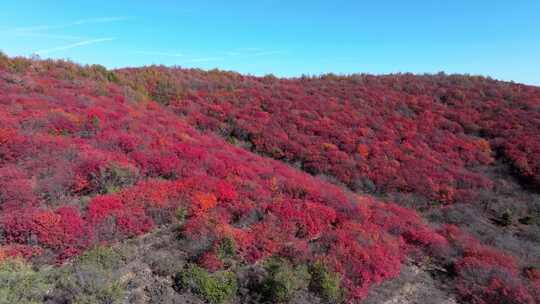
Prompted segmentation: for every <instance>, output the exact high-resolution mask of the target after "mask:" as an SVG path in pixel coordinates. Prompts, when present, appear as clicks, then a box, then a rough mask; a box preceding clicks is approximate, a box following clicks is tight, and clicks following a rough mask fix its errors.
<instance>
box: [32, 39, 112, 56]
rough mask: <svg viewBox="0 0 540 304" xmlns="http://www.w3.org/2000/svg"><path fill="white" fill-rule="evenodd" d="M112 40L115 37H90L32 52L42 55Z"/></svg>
mask: <svg viewBox="0 0 540 304" xmlns="http://www.w3.org/2000/svg"><path fill="white" fill-rule="evenodd" d="M113 40H116V38H102V39H92V40H86V41H81V42H77V43H72V44H68V45H63V46H59V47H55V48H52V49H45V50H39V51H35V52H34V53H35V54H38V55H44V54H49V53H54V52H58V51H63V50H68V49H73V48H77V47H81V46H85V45H90V44H96V43H101V42H106V41H113Z"/></svg>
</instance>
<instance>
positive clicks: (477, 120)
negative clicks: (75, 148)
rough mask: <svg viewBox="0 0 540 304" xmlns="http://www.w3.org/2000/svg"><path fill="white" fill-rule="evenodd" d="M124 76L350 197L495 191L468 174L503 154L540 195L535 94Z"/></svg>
mask: <svg viewBox="0 0 540 304" xmlns="http://www.w3.org/2000/svg"><path fill="white" fill-rule="evenodd" d="M121 74H122V75H123V76H124V77H126V78H128V79H129V81H131V82H132V86H134V87H146V88H147V90H148V92H149V94H150V96H154V95H155V94H157V93H156V92H155V90H156V87H159V85H158V84H160V83H168V84H170V85H173V86H174V87H175V88H177V90H176V91H175V94H172V95H171V94H169V95H168V96H169V99H168V100H167V102H166V104H167V105H168V106H169V107H171V108H172V109H173V110H174V111H175V112H177V113H178V114H180V115H183V116H185V117H186V119H187V121H189V122H191V123H193V124H194V125H196V126H198V127H199V128H201V129H206V130H212V131H214V132H217V133H219V134H221V135H222V136H225V137H228V138H229V139H230V140H232V141H233V142H234V141H237V140H241V141H247V142H248V143H249V145H251V148H252V149H253V150H254V151H256V152H260V153H263V154H265V155H268V156H271V157H273V158H276V159H280V160H286V161H288V162H290V163H298V164H299V165H300V166H301V167H302V168H303V169H304V170H306V171H308V172H310V173H312V174H320V173H324V174H327V175H331V176H333V177H335V178H337V179H338V180H339V181H340V182H342V183H344V184H346V185H348V186H349V187H351V188H352V189H360V190H364V191H372V192H373V191H375V192H389V191H398V192H412V193H415V194H418V195H421V196H423V197H426V198H429V199H432V200H436V201H440V202H443V203H451V202H455V201H472V200H473V199H474V197H475V196H476V195H477V193H478V191H479V190H481V189H489V188H490V187H492V182H491V181H490V180H489V178H488V177H486V176H484V175H482V174H480V173H479V172H477V170H475V169H474V168H475V167H479V166H483V165H487V164H490V163H491V162H492V161H493V156H494V153H495V152H500V153H503V154H504V155H505V157H506V158H507V159H508V160H509V161H510V162H511V163H512V164H513V165H514V166H515V168H516V170H517V172H516V173H517V174H519V175H520V176H522V177H523V178H524V179H527V180H528V181H529V182H530V183H532V184H533V185H535V186H536V187H539V186H540V163H539V159H540V146H539V142H540V133H539V132H538V131H537V130H538V129H540V114H539V112H538V109H539V107H540V89H539V88H534V87H527V86H524V85H519V84H509V83H501V82H495V81H492V80H489V79H485V78H481V77H462V76H445V75H436V76H431V77H430V76H413V75H407V74H406V75H389V76H380V77H374V76H368V75H353V76H350V77H340V76H334V75H326V76H322V77H314V78H307V77H303V78H299V79H277V78H271V77H264V78H256V77H249V76H242V75H238V74H234V73H225V72H214V71H211V72H208V73H204V72H201V71H197V70H182V69H165V68H161V67H150V68H145V69H126V70H123V71H121Z"/></svg>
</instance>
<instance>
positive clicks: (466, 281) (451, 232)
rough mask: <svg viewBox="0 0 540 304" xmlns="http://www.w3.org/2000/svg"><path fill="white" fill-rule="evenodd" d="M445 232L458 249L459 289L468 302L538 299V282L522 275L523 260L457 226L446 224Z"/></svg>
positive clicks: (527, 300) (508, 301) (515, 301)
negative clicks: (480, 241) (521, 262)
mask: <svg viewBox="0 0 540 304" xmlns="http://www.w3.org/2000/svg"><path fill="white" fill-rule="evenodd" d="M442 234H443V235H445V236H446V237H447V238H448V240H449V241H450V242H451V244H452V245H453V247H454V248H456V249H457V250H458V254H457V256H456V257H455V261H454V268H455V271H456V273H457V283H456V288H457V291H458V293H459V295H460V297H461V298H462V300H463V301H464V302H466V303H476V304H488V303H523V304H525V303H527V304H532V303H535V302H536V300H534V296H537V285H538V283H537V282H535V281H534V280H531V281H527V280H524V278H522V277H521V275H520V274H521V271H520V267H519V263H518V261H517V259H516V258H515V257H512V256H509V255H507V254H505V253H503V252H500V251H497V250H495V249H493V248H490V247H487V246H484V245H481V244H480V243H479V242H478V241H476V240H475V239H474V238H472V237H471V236H470V235H468V234H467V233H465V232H463V231H461V230H460V229H459V228H458V227H456V226H452V225H449V226H446V227H445V228H444V229H443V231H442ZM529 279H530V278H529ZM535 284H536V286H535Z"/></svg>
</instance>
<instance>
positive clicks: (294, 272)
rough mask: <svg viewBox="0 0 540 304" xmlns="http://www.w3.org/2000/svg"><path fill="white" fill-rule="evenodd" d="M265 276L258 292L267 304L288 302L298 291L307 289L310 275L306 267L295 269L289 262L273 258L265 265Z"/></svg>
mask: <svg viewBox="0 0 540 304" xmlns="http://www.w3.org/2000/svg"><path fill="white" fill-rule="evenodd" d="M264 270H265V276H264V278H263V280H262V281H261V282H260V284H258V285H259V286H258V287H257V290H256V292H258V293H260V298H261V300H262V301H263V302H265V303H275V302H278V303H279V302H287V301H288V300H290V299H291V298H292V296H293V295H294V294H295V292H296V291H298V290H300V289H302V288H306V287H307V282H309V273H308V271H307V268H306V267H305V266H298V267H296V268H294V267H293V266H292V265H291V264H290V263H289V262H288V261H286V260H283V259H280V258H272V259H270V260H268V261H266V263H265V265H264Z"/></svg>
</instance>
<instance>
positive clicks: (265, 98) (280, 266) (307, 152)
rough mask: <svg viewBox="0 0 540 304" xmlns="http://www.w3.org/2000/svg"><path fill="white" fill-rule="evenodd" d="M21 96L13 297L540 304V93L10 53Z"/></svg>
mask: <svg viewBox="0 0 540 304" xmlns="http://www.w3.org/2000/svg"><path fill="white" fill-rule="evenodd" d="M0 105H1V107H0V260H2V261H3V262H2V263H1V264H0V282H2V283H3V284H0V286H2V285H3V286H7V287H0V302H2V301H4V302H20V303H36V302H37V303H39V302H47V303H72V302H73V303H122V302H128V303H135V302H138V303H144V302H153V303H166V302H167V301H168V302H169V303H197V302H198V301H206V302H210V303H260V302H270V303H275V302H287V301H291V302H294V303H301V302H305V303H316V302H323V303H324V302H326V303H341V302H347V303H359V302H361V301H365V302H370V301H371V302H372V303H377V302H381V301H383V300H387V299H386V298H385V295H384V293H383V292H381V290H380V287H381V286H388V288H393V289H395V290H396V291H397V292H398V293H399V290H400V288H401V287H403V285H404V284H408V283H409V279H408V278H407V277H406V276H405V275H406V274H407V273H408V271H410V269H420V270H421V273H422V275H417V276H416V277H415V278H413V279H411V280H417V281H418V280H419V278H421V279H422V280H425V281H427V280H429V281H430V282H431V283H430V284H431V285H432V286H430V288H433V290H434V291H433V292H435V291H436V292H437V294H438V295H440V296H441V297H444V298H445V300H448V301H454V300H455V301H458V302H460V303H538V302H540V293H539V292H538V290H540V268H539V265H540V226H539V225H540V196H539V193H538V192H539V189H540V132H539V131H538V130H540V88H535V87H530V86H524V85H520V84H510V83H503V82H498V81H494V80H490V79H486V78H480V77H471V76H455V75H452V76H447V75H426V76H415V75H389V76H368V75H353V76H347V77H342V76H335V75H326V76H322V77H313V78H308V77H304V78H299V79H277V78H275V77H263V78H258V77H252V76H243V75H240V74H236V73H231V72H221V71H209V72H204V71H200V70H183V69H179V68H164V67H148V68H138V69H123V70H117V71H108V70H106V69H104V68H103V67H101V66H85V67H82V66H79V65H76V64H73V63H70V62H64V61H40V60H28V59H23V58H7V57H5V56H1V57H0ZM30 266H32V267H30ZM29 282H30V283H29ZM381 284H382V285H381ZM385 284H387V285H385ZM388 284H389V285H388ZM420 285H421V284H420ZM25 286H26V287H25ZM27 286H32V292H26V289H25V288H27ZM23 294H25V295H23ZM164 294H166V296H164ZM392 296H393V295H392ZM417 301H418V303H428V302H432V303H440V302H441V301H442V300H441V298H436V297H435V296H434V297H432V298H431V299H430V298H429V295H426V298H422V299H418V300H417ZM411 303H412V302H411Z"/></svg>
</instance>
